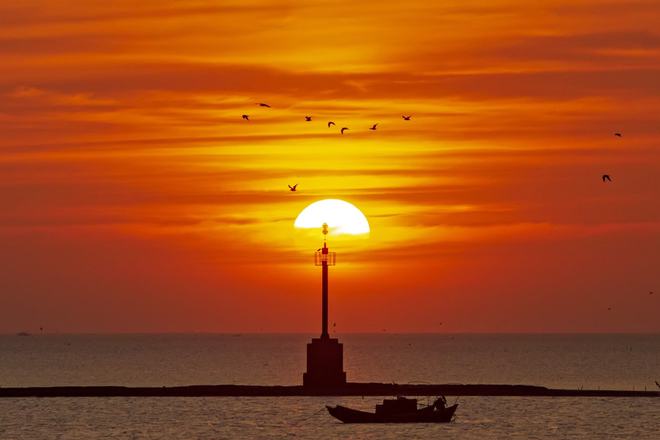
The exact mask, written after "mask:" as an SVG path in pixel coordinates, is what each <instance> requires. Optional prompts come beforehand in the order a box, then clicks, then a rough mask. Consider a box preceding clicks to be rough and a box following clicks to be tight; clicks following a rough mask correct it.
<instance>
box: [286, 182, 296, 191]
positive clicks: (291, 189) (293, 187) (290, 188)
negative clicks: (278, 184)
mask: <svg viewBox="0 0 660 440" xmlns="http://www.w3.org/2000/svg"><path fill="white" fill-rule="evenodd" d="M297 186H298V184H297V183H296V184H295V185H293V186H291V185H288V187H289V190H290V191H295V190H296V187H297Z"/></svg>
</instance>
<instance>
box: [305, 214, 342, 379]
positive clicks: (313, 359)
mask: <svg viewBox="0 0 660 440" xmlns="http://www.w3.org/2000/svg"><path fill="white" fill-rule="evenodd" d="M327 235H328V225H327V224H326V223H324V224H323V247H322V248H321V249H320V250H318V251H316V253H315V254H314V264H315V265H316V266H321V336H320V337H319V338H313V339H312V342H310V343H309V344H307V372H305V373H304V374H303V386H305V387H310V388H329V387H338V386H344V385H346V373H345V372H344V371H343V370H344V346H343V345H342V344H340V343H339V340H338V339H337V338H331V337H330V334H329V333H328V267H329V266H334V265H335V262H336V254H335V253H334V252H330V251H329V249H328V243H327V239H326V238H327Z"/></svg>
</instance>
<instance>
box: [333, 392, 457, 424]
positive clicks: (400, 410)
mask: <svg viewBox="0 0 660 440" xmlns="http://www.w3.org/2000/svg"><path fill="white" fill-rule="evenodd" d="M326 408H327V409H328V412H329V413H330V415H331V416H333V417H334V418H336V419H339V420H341V421H342V422H344V423H449V422H451V420H452V418H453V417H454V413H455V412H456V408H458V404H454V405H451V406H447V400H446V399H445V398H444V396H440V397H439V398H437V399H436V400H435V401H434V402H433V403H432V404H431V405H428V406H424V407H422V408H417V399H408V398H406V397H401V396H399V397H397V398H396V399H385V400H383V403H382V404H380V405H376V412H367V411H359V410H356V409H352V408H347V407H345V406H341V405H337V406H327V405H326Z"/></svg>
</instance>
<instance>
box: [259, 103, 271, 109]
mask: <svg viewBox="0 0 660 440" xmlns="http://www.w3.org/2000/svg"><path fill="white" fill-rule="evenodd" d="M259 107H268V108H270V106H269V105H268V104H264V103H263V102H260V103H259Z"/></svg>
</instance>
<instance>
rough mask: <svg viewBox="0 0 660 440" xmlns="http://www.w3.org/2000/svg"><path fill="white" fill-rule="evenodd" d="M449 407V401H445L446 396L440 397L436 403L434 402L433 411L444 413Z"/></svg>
mask: <svg viewBox="0 0 660 440" xmlns="http://www.w3.org/2000/svg"><path fill="white" fill-rule="evenodd" d="M446 407H447V399H445V396H440V397H438V398H437V399H435V402H433V409H437V410H438V411H442V410H443V409H445V408H446Z"/></svg>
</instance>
